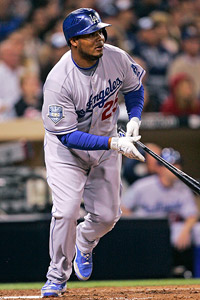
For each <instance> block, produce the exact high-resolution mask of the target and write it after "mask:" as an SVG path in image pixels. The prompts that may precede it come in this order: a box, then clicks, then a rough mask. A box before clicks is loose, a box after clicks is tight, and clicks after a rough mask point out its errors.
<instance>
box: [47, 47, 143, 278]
mask: <svg viewBox="0 0 200 300" xmlns="http://www.w3.org/2000/svg"><path fill="white" fill-rule="evenodd" d="M144 73H145V71H144V70H143V69H142V67H141V66H139V65H138V64H136V63H135V62H134V61H133V60H132V59H131V57H129V55H128V54H126V53H125V52H124V51H123V50H120V49H119V48H116V47H114V46H111V45H104V54H103V56H102V57H101V58H100V59H99V62H98V65H97V66H96V68H94V70H92V72H91V71H89V70H88V72H87V70H85V69H84V70H83V69H81V68H78V67H77V66H76V64H75V63H74V62H73V60H72V57H71V51H68V52H67V53H66V54H65V55H64V56H63V57H62V58H61V60H60V61H59V62H58V63H57V64H56V65H55V67H54V68H53V69H52V71H51V72H50V73H49V75H48V77H47V80H46V83H45V85H44V105H43V109H42V117H43V121H44V127H45V132H46V134H45V146H44V150H45V163H46V168H47V176H48V183H49V186H50V187H51V190H52V198H53V207H52V216H53V218H52V223H51V234H50V256H51V264H50V267H49V270H48V273H47V278H48V279H50V280H52V281H53V282H55V283H62V282H64V281H66V280H67V279H68V278H69V276H70V274H71V270H72V263H71V262H72V259H73V256H74V253H75V248H74V245H75V243H77V244H78V247H79V249H80V250H81V251H82V252H84V253H87V252H90V251H91V250H92V249H93V248H94V247H95V246H96V244H97V243H98V241H99V239H100V237H102V236H103V235H104V234H105V233H106V232H108V231H109V230H111V229H112V227H113V226H114V225H113V224H115V223H116V221H117V220H118V219H119V217H120V183H121V181H120V166H121V156H120V155H119V154H118V153H117V151H113V150H98V151H83V150H77V149H69V148H67V147H66V146H64V145H63V144H62V143H61V142H60V141H59V139H58V138H57V136H56V135H59V134H65V133H71V132H73V131H76V130H80V131H83V132H87V133H91V134H95V135H101V136H115V135H117V118H118V114H119V106H118V92H119V90H121V91H122V92H123V93H128V92H129V91H133V90H138V89H139V88H140V86H141V80H142V77H143V75H144ZM82 198H83V199H84V204H85V208H86V210H87V212H88V215H87V216H86V217H85V221H84V222H82V223H80V224H79V226H77V228H76V220H77V219H78V217H79V206H80V203H81V200H82ZM63 257H64V258H63Z"/></svg>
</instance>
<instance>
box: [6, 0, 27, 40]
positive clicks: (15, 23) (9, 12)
mask: <svg viewBox="0 0 200 300" xmlns="http://www.w3.org/2000/svg"><path fill="white" fill-rule="evenodd" d="M16 2H18V4H17V3H16ZM22 2H24V7H25V8H27V5H28V4H30V2H29V1H27V3H25V1H22V0H19V1H13V0H1V1H0V41H2V40H4V39H6V38H7V36H8V35H9V34H10V33H12V32H13V31H15V30H16V29H18V28H19V27H20V25H21V24H22V22H23V21H24V18H25V16H24V15H23V14H21V15H20V14H18V13H19V11H17V10H15V9H13V5H15V8H16V6H17V5H18V7H19V6H20V5H21V3H22ZM26 4H27V5H26ZM29 8H30V7H28V8H27V9H29ZM22 12H23V10H22ZM24 14H25V12H24Z"/></svg>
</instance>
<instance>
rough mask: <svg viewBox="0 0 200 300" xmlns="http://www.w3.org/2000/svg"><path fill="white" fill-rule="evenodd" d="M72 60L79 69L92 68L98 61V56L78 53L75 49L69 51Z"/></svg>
mask: <svg viewBox="0 0 200 300" xmlns="http://www.w3.org/2000/svg"><path fill="white" fill-rule="evenodd" d="M71 56H72V60H73V62H74V64H75V65H76V66H77V67H78V68H81V69H89V68H93V67H94V66H95V65H96V64H97V63H98V61H99V57H94V56H90V55H85V56H84V55H82V56H81V55H78V54H77V52H76V51H72V52H71Z"/></svg>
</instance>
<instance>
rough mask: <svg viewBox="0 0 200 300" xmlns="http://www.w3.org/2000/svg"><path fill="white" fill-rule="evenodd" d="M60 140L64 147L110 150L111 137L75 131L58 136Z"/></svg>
mask: <svg viewBox="0 0 200 300" xmlns="http://www.w3.org/2000/svg"><path fill="white" fill-rule="evenodd" d="M57 137H58V139H59V140H60V141H61V143H62V144H63V145H64V146H67V147H68V148H73V149H80V150H90V151H92V150H108V149H109V148H110V147H109V144H110V143H109V137H107V136H99V135H94V134H90V133H86V132H82V131H79V130H77V131H74V132H72V133H68V134H64V135H57Z"/></svg>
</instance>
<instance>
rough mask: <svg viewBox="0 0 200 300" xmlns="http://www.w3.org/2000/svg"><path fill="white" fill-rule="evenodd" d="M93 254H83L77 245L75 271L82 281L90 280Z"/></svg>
mask: <svg viewBox="0 0 200 300" xmlns="http://www.w3.org/2000/svg"><path fill="white" fill-rule="evenodd" d="M92 266H93V264H92V252H90V253H83V252H81V251H80V250H79V249H78V247H77V245H76V257H75V259H74V270H75V273H76V276H77V277H78V279H80V280H88V279H89V278H90V275H91V274H92Z"/></svg>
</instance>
